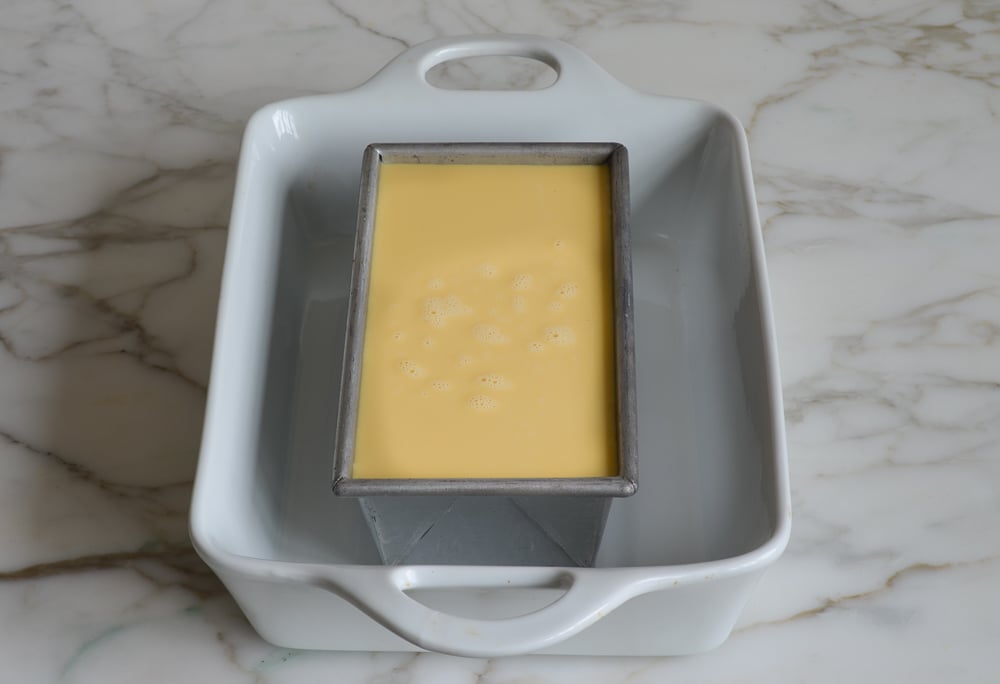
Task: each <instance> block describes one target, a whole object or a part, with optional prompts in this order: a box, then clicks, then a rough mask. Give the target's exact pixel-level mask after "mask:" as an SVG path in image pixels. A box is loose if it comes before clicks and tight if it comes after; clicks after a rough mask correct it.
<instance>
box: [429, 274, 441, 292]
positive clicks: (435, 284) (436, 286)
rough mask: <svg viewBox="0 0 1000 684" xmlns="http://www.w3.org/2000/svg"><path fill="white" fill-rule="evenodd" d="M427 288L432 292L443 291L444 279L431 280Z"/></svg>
mask: <svg viewBox="0 0 1000 684" xmlns="http://www.w3.org/2000/svg"><path fill="white" fill-rule="evenodd" d="M427 288H428V289H430V290H443V289H444V278H436V277H435V278H431V279H430V280H428V281H427Z"/></svg>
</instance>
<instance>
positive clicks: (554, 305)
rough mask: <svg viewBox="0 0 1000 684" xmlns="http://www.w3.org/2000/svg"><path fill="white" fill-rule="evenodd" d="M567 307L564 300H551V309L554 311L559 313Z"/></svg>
mask: <svg viewBox="0 0 1000 684" xmlns="http://www.w3.org/2000/svg"><path fill="white" fill-rule="evenodd" d="M565 308H566V305H565V304H563V303H562V302H560V301H559V300H556V301H554V302H549V311H554V312H556V313H558V312H560V311H562V310H563V309H565Z"/></svg>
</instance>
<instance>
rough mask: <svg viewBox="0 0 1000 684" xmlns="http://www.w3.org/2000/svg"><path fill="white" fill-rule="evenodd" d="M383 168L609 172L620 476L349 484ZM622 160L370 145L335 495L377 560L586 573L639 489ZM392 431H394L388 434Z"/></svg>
mask: <svg viewBox="0 0 1000 684" xmlns="http://www.w3.org/2000/svg"><path fill="white" fill-rule="evenodd" d="M383 164H476V165H487V164H512V165H518V164H524V165H535V164H538V165H562V164H566V165H568V164H574V165H575V164H595V165H607V166H608V169H609V182H610V188H609V190H610V195H611V222H610V228H611V233H612V236H611V237H612V260H613V265H612V266H613V268H612V277H613V287H612V300H613V315H614V332H615V361H614V363H615V375H616V393H617V405H616V412H617V415H616V424H617V436H618V442H617V452H618V454H617V455H618V475H617V476H615V477H599V478H597V477H593V478H532V479H388V478H387V479H356V478H352V477H351V472H352V464H353V457H354V445H355V433H356V427H357V416H358V406H359V395H360V386H361V365H362V358H363V354H364V346H365V329H366V314H367V308H368V307H367V302H368V291H369V283H370V275H371V265H372V244H373V237H374V233H375V213H376V212H375V207H376V203H377V201H378V190H379V171H380V169H381V167H382V165H383ZM628 215H629V187H628V153H627V151H626V149H625V147H624V146H623V145H620V144H617V143H418V144H405V143H403V144H401V143H393V144H373V145H369V146H368V147H367V148H366V150H365V153H364V158H363V161H362V171H361V193H360V202H359V212H358V228H357V242H356V245H355V252H354V268H353V273H352V285H351V296H350V301H349V304H348V324H347V340H346V351H345V354H344V370H343V381H342V384H341V397H340V411H339V420H338V426H339V428H338V432H337V441H336V447H335V454H334V475H333V489H334V492H335V493H336V494H337V495H341V496H355V497H359V499H360V504H361V507H362V509H363V511H364V515H365V519H366V520H367V521H368V524H369V526H370V529H371V531H372V535H373V538H374V539H375V542H376V544H377V546H378V548H379V552H380V554H381V556H382V559H383V561H384V562H385V563H386V564H388V565H397V564H400V563H442V564H462V565H474V564H486V565H578V566H591V565H593V563H594V558H595V557H596V555H597V550H598V546H599V544H600V540H601V535H602V532H603V530H604V525H605V521H606V519H607V516H608V510H609V508H610V505H611V498H612V497H622V496H630V495H632V494H633V493H634V492H635V491H636V470H637V466H636V407H635V361H634V330H633V313H632V264H631V246H630V240H629V221H628ZM390 429H391V428H390Z"/></svg>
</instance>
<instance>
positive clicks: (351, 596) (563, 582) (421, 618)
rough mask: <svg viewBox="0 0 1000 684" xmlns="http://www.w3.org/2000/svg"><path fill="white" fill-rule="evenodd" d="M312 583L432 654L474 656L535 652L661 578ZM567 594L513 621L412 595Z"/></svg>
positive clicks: (438, 570)
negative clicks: (470, 614) (438, 606)
mask: <svg viewBox="0 0 1000 684" xmlns="http://www.w3.org/2000/svg"><path fill="white" fill-rule="evenodd" d="M316 570H317V571H316V572H315V573H311V577H309V578H307V581H308V582H309V583H310V584H313V585H314V586H319V587H322V588H324V589H327V590H329V591H332V592H333V593H335V594H337V595H339V596H341V597H342V598H344V599H346V600H348V601H350V602H351V603H352V604H353V605H354V606H355V607H357V608H358V609H359V610H361V611H362V612H364V613H365V614H367V615H368V616H369V617H371V618H372V619H373V620H375V621H376V622H378V623H379V624H381V625H382V626H383V627H385V628H386V629H388V630H390V631H392V632H394V633H395V634H397V635H399V636H400V637H402V638H404V639H406V640H407V641H409V642H410V643H412V644H415V645H416V646H419V647H420V648H423V649H426V650H428V651H437V652H439V653H448V654H451V655H460V656H467V657H474V658H486V657H494V656H504V655H518V654H525V653H531V652H533V651H537V650H539V649H542V648H546V647H547V646H551V645H553V644H556V643H559V642H560V641H563V640H564V639H567V638H569V637H571V636H573V635H574V634H577V633H578V632H580V631H582V630H583V629H585V628H587V627H589V626H590V625H592V624H593V623H594V622H596V621H597V620H599V619H601V618H602V617H603V616H604V615H607V614H608V613H610V612H611V611H613V610H614V609H615V608H617V607H618V606H620V605H621V604H622V603H624V602H625V601H627V600H628V599H630V598H632V597H634V596H637V595H639V594H642V593H645V592H647V591H652V590H654V589H656V586H652V585H655V584H658V583H659V580H661V579H662V578H653V577H650V576H649V575H648V574H647V575H645V576H640V575H635V576H632V575H631V573H627V574H626V575H625V576H623V574H622V570H621V569H616V571H615V573H614V575H609V573H607V572H605V571H603V570H601V569H594V568H586V569H573V568H544V567H485V566H481V567H466V566H404V567H398V568H380V569H379V570H378V571H374V572H373V570H372V568H363V567H343V566H341V567H339V568H336V569H335V570H330V571H326V570H320V569H319V568H317V569H316ZM444 588H447V589H457V588H480V589H483V588H499V589H501V590H502V589H511V588H564V589H565V590H566V591H565V593H564V594H563V595H562V596H560V597H559V598H558V599H556V600H555V601H554V602H553V603H550V604H549V605H547V606H545V607H543V608H540V609H538V610H536V611H534V612H531V613H527V614H525V615H520V616H517V617H511V618H502V619H473V618H466V617H459V616H457V615H450V614H448V613H443V612H440V611H438V610H435V609H433V608H430V607H428V606H425V605H424V604H422V603H420V602H419V601H417V600H416V599H414V598H412V597H410V596H409V595H408V594H407V593H406V592H407V591H410V590H413V589H444Z"/></svg>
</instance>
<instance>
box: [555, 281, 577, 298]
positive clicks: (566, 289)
mask: <svg viewBox="0 0 1000 684" xmlns="http://www.w3.org/2000/svg"><path fill="white" fill-rule="evenodd" d="M578 291H579V288H578V287H577V285H576V283H563V284H562V285H560V286H559V289H557V290H556V292H558V293H559V296H560V297H562V298H563V299H572V298H573V297H575V296H576V293H577V292H578Z"/></svg>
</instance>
